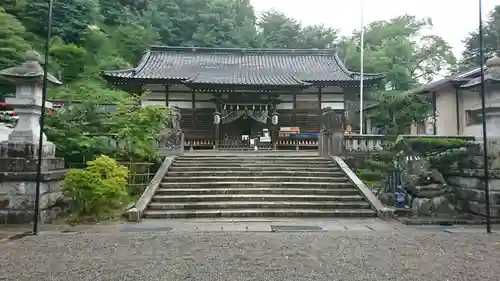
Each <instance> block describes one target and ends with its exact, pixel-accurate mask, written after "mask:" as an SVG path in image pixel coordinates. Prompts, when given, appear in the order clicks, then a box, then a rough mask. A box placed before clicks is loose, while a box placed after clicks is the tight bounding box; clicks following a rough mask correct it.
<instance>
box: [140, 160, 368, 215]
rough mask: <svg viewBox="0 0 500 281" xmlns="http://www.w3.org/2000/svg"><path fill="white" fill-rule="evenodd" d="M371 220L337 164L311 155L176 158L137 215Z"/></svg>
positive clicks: (358, 192)
mask: <svg viewBox="0 0 500 281" xmlns="http://www.w3.org/2000/svg"><path fill="white" fill-rule="evenodd" d="M374 216H376V212H375V211H374V210H372V209H371V207H370V204H369V202H368V201H366V200H365V198H364V197H363V196H362V194H361V192H360V191H359V190H358V189H357V188H356V187H355V186H353V185H352V184H351V183H350V181H349V179H348V178H347V176H346V175H345V174H344V173H343V172H342V171H341V169H340V168H339V167H338V166H337V164H336V163H334V162H333V160H331V159H326V158H322V157H319V156H315V155H313V154H312V155H308V156H303V155H300V154H289V155H265V154H261V155H259V154H247V155H245V154H233V155H219V156H217V155H214V154H211V155H197V156H190V155H189V154H188V155H184V156H179V157H177V158H176V159H175V160H174V162H173V163H172V165H171V167H170V169H169V170H168V172H167V174H166V175H165V177H164V178H163V181H162V182H161V184H160V186H159V187H158V189H157V190H156V193H155V194H154V195H153V197H152V199H151V202H150V203H149V204H148V206H147V208H146V210H145V211H144V213H143V217H145V218H195V217H197V218H203V217H374Z"/></svg>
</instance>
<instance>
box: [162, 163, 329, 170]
mask: <svg viewBox="0 0 500 281" xmlns="http://www.w3.org/2000/svg"><path fill="white" fill-rule="evenodd" d="M172 166H173V167H227V166H233V167H235V168H238V167H244V168H252V167H262V168H267V169H272V168H276V167H280V169H281V168H284V167H286V168H297V167H298V168H305V167H316V168H336V167H338V166H337V164H334V163H326V162H325V163H307V162H303V163H288V162H287V163H230V162H176V161H174V162H173V163H172Z"/></svg>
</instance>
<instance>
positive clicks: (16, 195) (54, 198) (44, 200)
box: [0, 180, 66, 224]
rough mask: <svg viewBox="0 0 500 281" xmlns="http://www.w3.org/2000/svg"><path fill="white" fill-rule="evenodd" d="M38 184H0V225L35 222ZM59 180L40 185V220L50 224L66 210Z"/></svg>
mask: <svg viewBox="0 0 500 281" xmlns="http://www.w3.org/2000/svg"><path fill="white" fill-rule="evenodd" d="M35 195H36V182H34V181H6V182H2V183H0V224H15V223H29V222H32V221H33V218H34V217H33V216H34V210H35V198H36V196H35ZM62 199H63V195H62V192H61V184H60V181H59V180H56V181H45V182H42V183H41V184H40V220H41V222H42V223H49V222H51V221H52V220H54V219H56V218H57V217H58V216H59V215H60V214H61V213H62V212H63V211H64V209H66V208H65V207H64V203H63V200H62Z"/></svg>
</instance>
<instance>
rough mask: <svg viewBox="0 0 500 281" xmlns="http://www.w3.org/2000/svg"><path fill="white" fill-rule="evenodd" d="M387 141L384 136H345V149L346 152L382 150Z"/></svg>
mask: <svg viewBox="0 0 500 281" xmlns="http://www.w3.org/2000/svg"><path fill="white" fill-rule="evenodd" d="M386 141H387V137H386V136H384V135H372V134H364V135H358V134H345V135H344V148H345V151H346V152H369V151H377V150H382V145H384V144H385V142H386Z"/></svg>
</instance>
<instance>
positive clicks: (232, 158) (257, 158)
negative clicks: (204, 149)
mask: <svg viewBox="0 0 500 281" xmlns="http://www.w3.org/2000/svg"><path fill="white" fill-rule="evenodd" d="M175 160H179V161H332V159H330V158H325V157H321V156H283V157H279V156H242V155H238V156H216V155H213V156H179V157H176V158H175Z"/></svg>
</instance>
